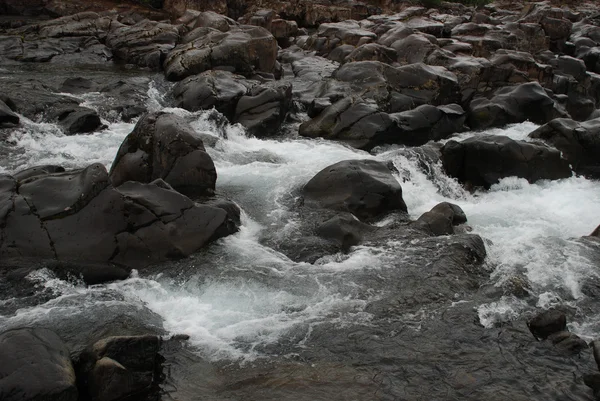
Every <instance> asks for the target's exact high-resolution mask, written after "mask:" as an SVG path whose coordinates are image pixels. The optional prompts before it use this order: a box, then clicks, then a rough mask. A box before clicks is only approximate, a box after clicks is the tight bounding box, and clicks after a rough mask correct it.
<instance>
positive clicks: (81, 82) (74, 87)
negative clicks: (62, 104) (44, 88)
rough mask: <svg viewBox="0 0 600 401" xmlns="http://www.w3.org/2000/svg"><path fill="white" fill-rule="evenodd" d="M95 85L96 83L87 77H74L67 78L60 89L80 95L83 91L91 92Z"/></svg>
mask: <svg viewBox="0 0 600 401" xmlns="http://www.w3.org/2000/svg"><path fill="white" fill-rule="evenodd" d="M94 87H95V83H94V82H93V81H91V80H89V79H87V78H82V77H74V78H67V79H65V80H64V81H63V83H62V84H61V85H60V87H59V89H58V90H59V91H60V92H62V93H73V94H75V95H80V94H82V93H87V92H91V91H92V88H94Z"/></svg>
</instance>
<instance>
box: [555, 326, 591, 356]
mask: <svg viewBox="0 0 600 401" xmlns="http://www.w3.org/2000/svg"><path fill="white" fill-rule="evenodd" d="M548 340H550V341H551V342H552V344H554V345H555V346H556V347H557V348H558V349H560V350H561V351H565V352H569V353H573V354H578V353H580V352H581V351H583V350H584V349H587V348H588V344H587V342H585V340H583V339H582V338H580V337H579V336H578V335H577V334H573V333H571V332H569V331H559V332H556V333H553V334H550V335H549V336H548Z"/></svg>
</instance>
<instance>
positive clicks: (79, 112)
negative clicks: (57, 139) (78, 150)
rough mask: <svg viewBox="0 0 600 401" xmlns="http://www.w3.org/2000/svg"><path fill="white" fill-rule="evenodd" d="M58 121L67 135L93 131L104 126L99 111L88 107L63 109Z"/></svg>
mask: <svg viewBox="0 0 600 401" xmlns="http://www.w3.org/2000/svg"><path fill="white" fill-rule="evenodd" d="M58 123H59V125H60V126H61V127H62V128H63V131H64V132H65V134H67V135H75V134H83V133H86V132H93V131H95V130H97V129H98V128H100V127H101V126H102V122H101V121H100V117H99V116H98V113H96V111H95V110H92V109H88V108H87V107H77V108H73V109H66V110H63V111H62V112H61V113H60V114H59V116H58Z"/></svg>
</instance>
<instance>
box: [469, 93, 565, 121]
mask: <svg viewBox="0 0 600 401" xmlns="http://www.w3.org/2000/svg"><path fill="white" fill-rule="evenodd" d="M469 108H470V111H469V116H468V117H467V123H468V124H469V126H470V127H471V128H473V129H477V130H480V129H487V128H491V127H501V126H503V125H506V124H511V123H520V122H523V121H527V120H530V121H532V122H534V123H537V124H544V123H546V122H548V121H550V120H552V119H553V118H557V117H560V116H561V115H560V114H561V111H560V110H557V108H556V105H555V103H554V101H553V100H552V98H550V96H548V94H547V93H546V91H544V88H542V87H541V86H540V84H539V83H537V82H531V83H526V84H522V85H518V86H514V87H507V88H501V89H498V90H497V91H496V92H495V93H494V96H493V97H492V98H491V99H486V98H477V99H475V100H473V101H472V102H471V105H470V107H469ZM562 114H563V116H565V115H566V113H565V112H562Z"/></svg>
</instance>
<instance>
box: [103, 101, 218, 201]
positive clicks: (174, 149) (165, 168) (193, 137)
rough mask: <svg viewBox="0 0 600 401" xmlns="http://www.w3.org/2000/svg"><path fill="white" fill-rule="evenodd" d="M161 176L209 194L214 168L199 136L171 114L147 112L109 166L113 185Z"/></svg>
mask: <svg viewBox="0 0 600 401" xmlns="http://www.w3.org/2000/svg"><path fill="white" fill-rule="evenodd" d="M158 178H160V179H163V180H164V181H165V182H167V183H168V184H169V185H170V186H172V187H173V188H174V189H175V190H177V191H179V192H181V193H184V194H193V195H195V196H202V195H211V194H213V193H214V190H215V182H216V181H217V172H216V170H215V165H214V163H213V161H212V159H211V157H210V156H209V155H208V154H207V153H206V150H205V148H204V144H203V143H202V139H201V138H200V137H199V136H198V135H197V134H196V132H195V131H194V130H193V129H192V128H191V127H190V126H189V125H188V124H187V123H186V122H185V121H184V120H183V119H182V118H181V117H178V116H176V115H174V114H167V113H162V112H158V113H151V114H146V115H145V116H144V117H142V118H141V119H140V120H139V121H138V123H137V124H136V126H135V128H134V129H133V131H132V132H131V133H130V134H129V135H128V136H127V137H126V138H125V140H124V141H123V143H122V144H121V147H120V148H119V151H118V152H117V156H116V157H115V160H114V162H113V164H112V167H111V169H110V179H111V182H112V185H114V186H115V187H118V186H120V185H121V184H122V183H124V182H126V181H138V182H143V183H149V182H151V181H154V180H156V179H158Z"/></svg>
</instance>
